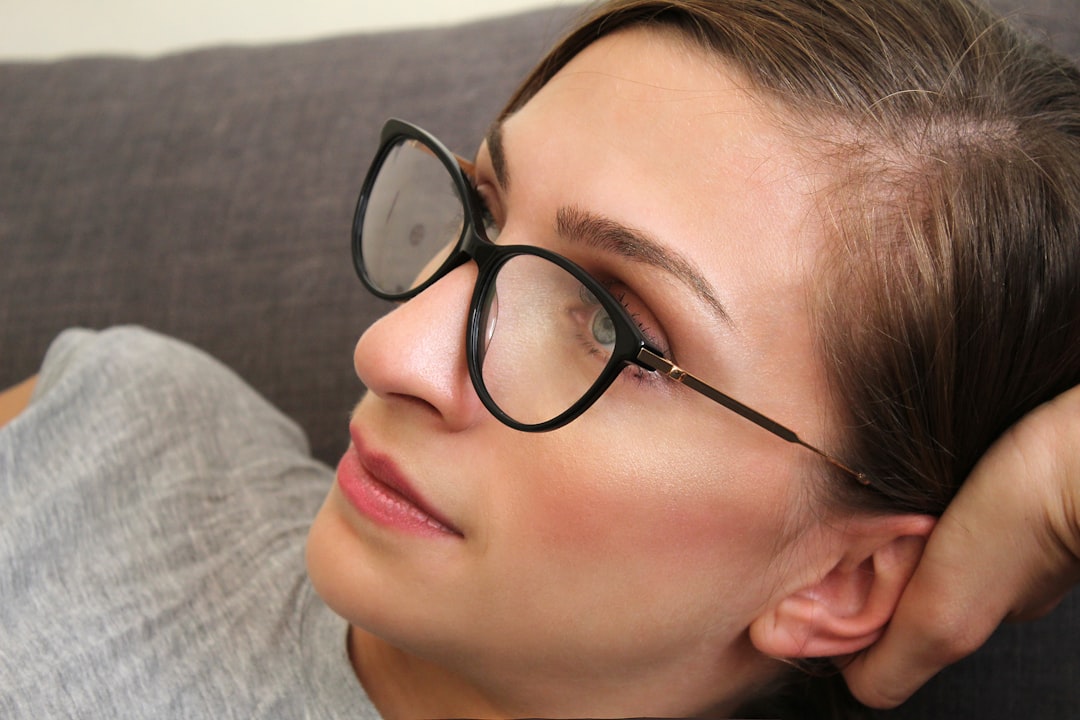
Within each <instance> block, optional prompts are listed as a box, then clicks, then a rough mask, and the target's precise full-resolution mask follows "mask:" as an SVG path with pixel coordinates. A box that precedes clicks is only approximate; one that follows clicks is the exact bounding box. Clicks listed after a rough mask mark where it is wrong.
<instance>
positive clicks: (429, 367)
mask: <svg viewBox="0 0 1080 720" xmlns="http://www.w3.org/2000/svg"><path fill="white" fill-rule="evenodd" d="M476 273H477V269H476V264H475V263H473V262H467V263H465V264H464V265H462V266H460V267H458V268H455V269H454V270H452V271H450V272H449V273H448V274H447V275H445V276H444V277H442V278H440V279H439V281H438V282H436V283H435V284H434V285H432V286H431V287H429V288H427V289H426V290H424V291H423V292H421V293H420V294H419V295H417V296H416V297H414V298H413V299H411V300H409V301H407V302H405V303H403V304H401V305H399V306H398V307H396V308H395V309H394V310H393V311H391V312H390V313H389V314H387V315H385V316H383V317H382V318H380V319H379V320H377V321H376V322H375V323H374V324H373V325H371V326H370V327H369V328H368V329H367V330H366V331H365V332H364V334H363V335H361V336H360V340H359V341H358V342H357V343H356V350H355V352H354V353H353V365H354V367H355V368H356V374H357V376H358V377H359V378H360V380H361V382H363V383H364V385H366V386H367V388H368V391H369V392H372V393H375V394H376V395H378V396H379V397H380V398H382V399H383V400H384V401H386V402H391V403H395V402H401V401H403V400H406V399H408V400H412V401H413V402H411V403H408V404H409V405H412V406H416V405H417V404H418V403H416V402H415V401H420V403H419V406H420V407H422V408H425V412H431V413H434V414H435V415H437V416H438V418H439V419H440V420H441V421H442V422H444V423H446V425H447V426H448V428H449V429H452V430H463V429H465V428H467V427H469V426H471V425H472V424H473V423H475V422H476V421H477V420H478V419H480V418H482V417H485V416H488V412H487V410H486V409H485V408H484V406H483V403H481V402H480V398H479V397H478V396H477V394H476V391H475V390H474V389H473V386H472V381H471V380H470V379H469V369H468V364H467V362H466V357H465V325H466V322H467V317H468V312H469V299H470V297H471V296H472V292H473V288H474V286H475V283H476Z"/></svg>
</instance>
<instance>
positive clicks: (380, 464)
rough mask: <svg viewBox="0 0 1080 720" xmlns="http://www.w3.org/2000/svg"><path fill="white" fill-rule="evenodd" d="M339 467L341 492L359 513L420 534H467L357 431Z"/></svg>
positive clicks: (390, 525) (385, 525)
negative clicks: (430, 503) (423, 495)
mask: <svg viewBox="0 0 1080 720" xmlns="http://www.w3.org/2000/svg"><path fill="white" fill-rule="evenodd" d="M352 438H353V442H352V444H351V445H350V446H349V449H348V450H346V451H345V455H344V456H343V457H342V458H341V462H340V463H338V468H337V482H338V487H339V488H341V492H342V493H343V494H344V495H345V498H346V499H347V500H348V501H349V504H350V505H352V506H353V507H354V508H355V509H356V510H357V512H359V513H360V514H361V515H363V516H365V517H367V518H369V519H371V520H373V521H374V522H376V523H378V524H379V525H382V526H384V527H389V528H395V529H398V530H404V531H406V532H411V533H414V534H418V535H439V536H443V537H445V536H447V535H450V536H457V537H463V536H462V533H461V531H460V530H458V529H457V528H455V527H454V526H453V525H451V524H450V522H449V521H447V520H446V519H445V518H443V517H442V516H440V515H439V514H438V512H437V511H435V510H434V509H433V508H432V507H431V506H430V505H428V503H427V502H426V501H425V500H424V499H423V498H422V497H421V496H420V495H419V494H418V493H417V492H416V491H415V490H413V488H412V487H411V485H410V484H409V482H408V480H406V479H405V477H404V476H403V475H402V474H401V472H400V471H399V470H398V468H397V467H396V465H395V464H394V463H393V461H392V460H390V459H389V458H387V457H385V456H383V455H378V454H376V453H373V452H371V451H369V450H368V449H367V448H365V447H364V444H363V442H362V441H361V438H360V436H359V433H357V432H356V431H355V430H353V431H352Z"/></svg>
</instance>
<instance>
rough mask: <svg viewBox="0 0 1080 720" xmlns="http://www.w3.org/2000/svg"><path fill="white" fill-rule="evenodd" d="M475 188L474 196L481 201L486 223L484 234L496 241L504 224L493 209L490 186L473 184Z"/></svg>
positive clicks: (484, 222) (482, 214) (481, 213)
mask: <svg viewBox="0 0 1080 720" xmlns="http://www.w3.org/2000/svg"><path fill="white" fill-rule="evenodd" d="M473 189H474V190H476V194H475V195H474V197H475V198H476V199H477V200H478V201H479V202H480V218H481V220H482V221H483V224H484V234H486V235H487V239H488V240H491V241H492V242H494V241H495V240H496V239H497V238H498V237H499V234H500V233H501V232H502V225H501V224H500V221H499V219H497V218H496V217H495V213H494V212H492V209H491V206H492V201H491V199H490V198H489V197H488V193H489V192H490V188H487V189H486V188H485V187H484V186H483V185H473Z"/></svg>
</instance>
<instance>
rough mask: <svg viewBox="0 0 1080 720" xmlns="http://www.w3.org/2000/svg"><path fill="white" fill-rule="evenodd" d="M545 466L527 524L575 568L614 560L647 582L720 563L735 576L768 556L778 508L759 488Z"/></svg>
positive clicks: (652, 473) (695, 476)
mask: <svg viewBox="0 0 1080 720" xmlns="http://www.w3.org/2000/svg"><path fill="white" fill-rule="evenodd" d="M659 459H660V460H663V459H664V458H663V457H659ZM673 464H674V463H673ZM664 465H665V464H664V463H663V462H661V463H659V464H658V465H657V466H656V467H664ZM684 466H685V463H684ZM548 467H549V472H548V477H547V479H546V481H545V482H541V483H537V484H536V485H534V486H533V487H534V488H535V491H534V492H532V493H531V497H530V499H529V501H528V508H529V514H530V516H531V519H530V524H531V525H532V526H533V527H534V529H535V532H536V533H537V536H538V539H539V540H540V541H541V542H542V543H543V546H544V547H545V548H546V552H547V553H549V554H552V555H559V556H562V557H564V558H566V559H567V560H568V561H572V562H574V563H575V564H576V565H577V566H579V567H581V566H588V565H592V564H595V565H597V566H605V567H607V568H609V569H610V567H611V564H612V563H618V562H620V561H621V562H625V563H626V565H627V567H626V569H627V571H628V572H631V573H635V574H641V575H642V577H641V578H640V580H642V581H646V582H647V580H648V576H649V575H651V574H654V573H661V574H663V575H664V576H667V575H670V573H671V571H672V569H673V568H675V567H685V568H686V569H687V570H689V571H691V572H694V573H703V572H709V571H710V570H709V569H710V568H712V570H713V571H715V570H716V569H717V565H718V563H721V562H722V564H723V566H724V567H723V568H722V570H723V572H725V573H740V572H744V571H746V570H747V569H748V568H750V569H752V568H755V567H760V563H762V562H765V561H767V560H768V558H769V557H770V556H771V554H772V552H774V550H775V547H776V538H777V533H778V532H779V527H780V526H781V525H782V512H780V510H779V507H780V505H779V504H778V503H777V502H776V499H775V498H771V499H770V498H767V497H765V495H766V494H765V493H763V492H761V491H760V490H761V488H748V487H747V486H749V485H752V483H748V482H736V481H725V480H724V479H722V478H717V476H716V474H715V473H712V474H707V475H706V474H705V473H702V472H693V469H692V468H686V467H684V468H683V471H684V472H683V473H682V474H681V475H680V476H678V477H675V476H674V475H673V474H672V473H670V472H662V471H658V470H656V469H655V468H643V467H640V466H638V467H636V468H629V472H626V473H623V474H620V473H614V472H612V468H599V467H589V466H587V465H586V466H577V467H574V468H573V469H571V468H565V469H564V470H563V472H561V473H559V471H558V470H559V469H558V468H557V467H552V466H548ZM669 467H670V465H669ZM747 490H753V491H750V492H747Z"/></svg>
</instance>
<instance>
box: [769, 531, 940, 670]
mask: <svg viewBox="0 0 1080 720" xmlns="http://www.w3.org/2000/svg"><path fill="white" fill-rule="evenodd" d="M935 522H936V520H935V518H932V517H929V516H926V515H887V516H880V517H870V518H859V519H856V520H853V521H851V522H850V523H848V524H846V525H845V527H844V528H842V529H840V530H838V531H837V532H839V533H840V537H839V538H838V539H837V540H838V542H840V543H841V544H840V545H838V546H837V547H839V548H840V550H838V552H837V553H836V554H835V555H834V556H833V558H832V559H831V560H829V561H828V562H827V563H826V568H825V571H824V572H823V573H822V574H821V575H820V576H819V578H818V579H816V580H814V581H812V582H811V583H809V584H807V585H805V586H803V587H801V588H799V589H797V590H796V591H794V592H792V593H790V594H788V595H786V596H784V597H781V598H779V599H778V600H776V601H775V602H774V603H772V604H771V605H770V606H769V607H768V608H766V610H765V611H764V612H763V613H762V614H761V615H759V616H758V617H757V619H755V620H754V622H753V623H751V625H750V639H751V642H753V644H754V646H755V647H756V648H757V649H758V651H760V652H762V653H764V654H766V655H769V656H771V657H776V658H810V657H837V656H841V655H848V654H851V653H855V652H858V651H859V650H862V649H864V648H866V647H868V646H869V645H870V644H872V643H873V642H874V641H875V640H877V638H878V637H880V636H881V633H882V631H883V630H884V628H885V625H886V624H887V623H888V622H889V619H890V618H891V617H892V614H893V611H894V610H895V609H896V605H897V603H898V602H899V600H900V594H901V593H902V592H903V591H904V587H905V586H906V585H907V583H908V580H910V579H911V575H912V573H914V572H915V567H916V566H917V565H918V563H919V558H920V557H921V556H922V550H923V547H924V546H925V544H926V538H927V537H928V536H929V534H930V531H931V530H932V529H933V527H934V523H935Z"/></svg>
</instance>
